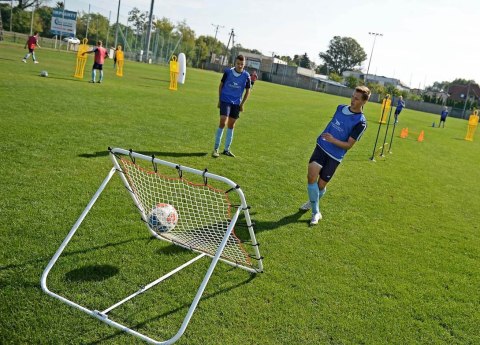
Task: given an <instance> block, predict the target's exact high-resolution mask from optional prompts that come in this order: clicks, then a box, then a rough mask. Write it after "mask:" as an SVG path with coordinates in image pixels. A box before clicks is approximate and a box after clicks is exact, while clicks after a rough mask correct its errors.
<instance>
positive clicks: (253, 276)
mask: <svg viewBox="0 0 480 345" xmlns="http://www.w3.org/2000/svg"><path fill="white" fill-rule="evenodd" d="M255 277H256V275H255V274H250V275H249V277H248V279H246V280H244V281H242V282H239V283H237V284H235V285H232V286H230V287H227V288H224V289H222V290H219V291H216V292H214V293H211V294H205V295H203V297H202V298H201V299H200V303H201V301H205V300H208V299H210V298H213V297H215V296H217V295H220V294H224V293H227V292H228V291H231V290H234V289H238V288H240V287H242V286H243V285H246V284H248V283H250V282H251V281H252V280H253V279H255ZM190 305H191V302H189V303H184V304H183V305H181V306H179V307H177V308H175V309H172V310H170V311H167V312H165V313H163V314H160V315H157V316H154V317H151V318H149V319H146V320H144V321H142V322H139V323H137V324H135V325H131V326H130V328H131V329H134V330H137V331H138V330H139V329H140V328H141V327H144V326H145V325H147V324H148V323H150V322H153V321H156V320H159V319H162V318H165V317H167V316H169V315H172V314H175V313H178V312H180V311H181V310H182V309H184V310H185V311H186V310H187V309H188V308H190ZM140 312H142V311H140ZM123 334H125V332H123V331H116V332H115V333H114V334H112V335H110V336H107V337H104V338H102V339H99V340H96V341H93V342H91V343H89V344H90V345H94V344H102V343H103V342H104V341H106V340H111V339H114V338H116V337H117V336H119V335H123Z"/></svg>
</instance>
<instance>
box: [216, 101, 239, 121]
mask: <svg viewBox="0 0 480 345" xmlns="http://www.w3.org/2000/svg"><path fill="white" fill-rule="evenodd" d="M220 115H226V116H228V117H231V118H232V119H238V118H239V117H240V105H239V104H231V103H226V102H220Z"/></svg>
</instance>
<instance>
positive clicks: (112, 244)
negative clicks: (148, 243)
mask: <svg viewBox="0 0 480 345" xmlns="http://www.w3.org/2000/svg"><path fill="white" fill-rule="evenodd" d="M144 240H145V238H135V239H130V240H125V241H120V242H116V243H107V244H104V245H101V246H96V247H90V248H88V249H82V250H76V251H72V252H64V253H62V256H72V255H77V254H84V253H88V252H92V251H94V250H99V249H105V248H109V247H116V246H121V245H124V244H126V243H129V242H134V241H144ZM53 254H54V253H53V252H52V256H53ZM50 258H51V257H48V258H45V257H43V258H38V259H35V260H30V261H25V262H23V263H20V264H11V265H5V266H0V271H4V270H9V269H16V268H21V267H24V266H27V265H30V264H35V263H40V262H45V261H47V260H50ZM45 267H46V264H45Z"/></svg>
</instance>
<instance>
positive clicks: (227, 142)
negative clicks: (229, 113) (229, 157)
mask: <svg viewBox="0 0 480 345" xmlns="http://www.w3.org/2000/svg"><path fill="white" fill-rule="evenodd" d="M232 140H233V128H227V138H226V139H225V150H226V151H230V145H232Z"/></svg>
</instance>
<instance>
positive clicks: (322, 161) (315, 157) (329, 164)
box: [309, 145, 340, 182]
mask: <svg viewBox="0 0 480 345" xmlns="http://www.w3.org/2000/svg"><path fill="white" fill-rule="evenodd" d="M312 162H315V163H317V164H318V165H320V166H321V167H322V168H321V169H320V178H321V179H322V180H324V181H326V182H329V181H330V180H331V179H332V177H333V174H335V170H337V167H338V165H339V164H340V162H339V161H337V160H335V159H333V158H332V157H330V156H329V155H327V153H326V152H325V151H323V150H322V149H321V148H320V147H319V146H318V145H316V146H315V150H313V153H312V156H311V157H310V161H309V163H312Z"/></svg>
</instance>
